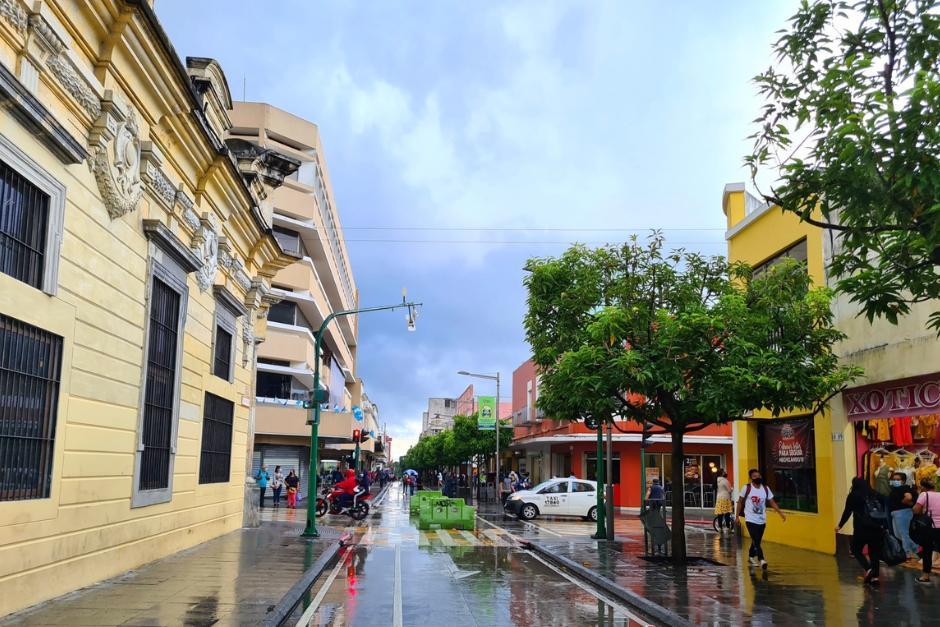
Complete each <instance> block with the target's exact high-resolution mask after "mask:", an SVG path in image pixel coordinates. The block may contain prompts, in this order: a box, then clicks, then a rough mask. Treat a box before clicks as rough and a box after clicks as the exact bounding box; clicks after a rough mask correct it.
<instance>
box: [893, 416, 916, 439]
mask: <svg viewBox="0 0 940 627" xmlns="http://www.w3.org/2000/svg"><path fill="white" fill-rule="evenodd" d="M891 423H892V425H891V440H892V441H893V442H894V443H895V444H897V445H898V446H906V445H908V444H913V443H914V438H913V437H911V418H910V417H909V416H908V417H905V418H893V419H892V420H891Z"/></svg>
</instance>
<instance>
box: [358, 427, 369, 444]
mask: <svg viewBox="0 0 940 627" xmlns="http://www.w3.org/2000/svg"><path fill="white" fill-rule="evenodd" d="M368 439H369V432H368V431H366V430H365V429H363V430H362V431H360V432H359V441H360V442H365V441H366V440H368Z"/></svg>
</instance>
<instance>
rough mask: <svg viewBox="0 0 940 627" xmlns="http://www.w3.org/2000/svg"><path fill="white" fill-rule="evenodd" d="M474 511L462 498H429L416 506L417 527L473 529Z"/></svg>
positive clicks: (474, 524)
mask: <svg viewBox="0 0 940 627" xmlns="http://www.w3.org/2000/svg"><path fill="white" fill-rule="evenodd" d="M476 513H477V512H476V508H473V507H470V506H468V505H466V504H465V503H464V500H463V499H450V498H446V497H436V498H431V499H428V500H427V502H425V503H422V504H421V506H420V507H419V508H418V528H419V529H422V530H428V529H464V530H466V531H473V530H474V529H475V528H476Z"/></svg>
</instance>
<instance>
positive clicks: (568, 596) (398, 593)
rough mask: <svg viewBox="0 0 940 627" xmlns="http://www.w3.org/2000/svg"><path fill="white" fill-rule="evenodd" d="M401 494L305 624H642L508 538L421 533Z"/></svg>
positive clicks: (301, 615)
mask: <svg viewBox="0 0 940 627" xmlns="http://www.w3.org/2000/svg"><path fill="white" fill-rule="evenodd" d="M407 503H408V501H407V497H405V496H403V495H402V494H401V492H400V490H398V489H397V486H395V487H394V488H393V489H392V490H390V491H389V493H388V496H387V498H386V499H385V501H384V502H383V503H382V504H381V505H380V506H379V507H378V508H377V509H378V511H376V512H375V514H374V515H372V516H370V518H369V519H368V522H369V524H368V525H363V526H358V527H352V528H350V530H351V531H353V532H354V537H353V540H352V541H353V543H354V545H353V546H352V547H351V548H350V549H349V550H348V551H347V552H346V554H345V555H344V557H343V559H341V560H340V562H339V563H338V564H337V565H336V567H335V568H333V569H332V570H331V571H329V572H328V573H327V575H326V576H324V577H323V578H321V581H320V582H319V583H318V585H316V586H315V587H314V589H313V590H312V591H311V593H310V597H311V598H310V601H309V604H308V606H307V607H306V608H300V609H298V611H297V612H296V614H295V616H293V617H292V621H291V624H294V622H295V621H296V622H297V623H298V624H301V625H373V624H376V625H387V624H391V625H439V624H446V625H448V627H458V626H462V625H468V626H476V625H480V626H483V625H486V626H490V625H492V626H496V625H617V626H627V625H640V624H647V622H646V621H642V620H639V619H638V616H636V615H635V614H634V613H632V612H629V611H628V610H627V609H626V608H623V607H622V606H620V605H619V604H617V603H608V602H606V601H605V600H604V598H603V595H599V594H598V593H596V592H593V591H592V590H591V589H590V588H589V587H588V586H586V585H585V584H582V583H580V582H578V581H576V580H573V579H571V578H570V577H569V576H566V575H564V574H563V573H561V572H560V571H559V570H557V569H556V568H554V567H552V566H551V565H549V564H547V563H546V562H545V561H544V560H542V559H540V558H539V557H537V556H535V555H533V554H532V553H530V552H528V551H526V550H525V549H523V548H522V547H521V546H520V545H519V544H518V542H517V541H516V539H517V538H519V537H520V536H519V535H518V534H517V533H516V532H515V531H514V530H512V529H505V528H500V527H497V526H494V525H491V524H487V523H486V522H485V521H480V520H478V523H479V524H478V525H477V529H476V530H474V531H459V530H435V531H418V530H417V529H416V528H415V521H414V520H412V519H410V518H409V515H408V509H407Z"/></svg>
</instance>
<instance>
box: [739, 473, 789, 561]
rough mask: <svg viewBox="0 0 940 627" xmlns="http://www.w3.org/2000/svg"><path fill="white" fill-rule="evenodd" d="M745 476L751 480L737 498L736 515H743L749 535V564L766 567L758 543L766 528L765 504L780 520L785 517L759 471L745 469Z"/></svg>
mask: <svg viewBox="0 0 940 627" xmlns="http://www.w3.org/2000/svg"><path fill="white" fill-rule="evenodd" d="M747 476H748V478H749V479H750V480H751V481H750V483H748V484H747V487H746V488H745V489H744V491H743V492H742V493H741V496H740V497H739V498H738V516H739V517H741V516H744V524H745V526H746V527H747V533H748V535H750V536H751V548H750V550H749V551H748V557H749V559H750V562H751V564H752V565H754V566H757V565H758V564H759V565H760V567H761V568H764V569H766V568H767V560H766V559H764V550H763V549H762V548H761V545H760V543H761V540H762V539H763V537H764V530H765V529H766V528H767V506H768V505H770V506H771V507H772V508H773V509H774V511H775V512H777V513H778V514H779V515H780V520H781V521H783V522H786V520H787V517H786V515H784V513H783V511H781V509H780V506H779V505H777V501H775V500H774V493H773V492H771V491H770V488H768V487H767V485H766V484H765V483H764V478H763V477H762V476H761V473H760V471H759V470H758V469H756V468H751V469H750V470H748V471H747Z"/></svg>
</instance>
